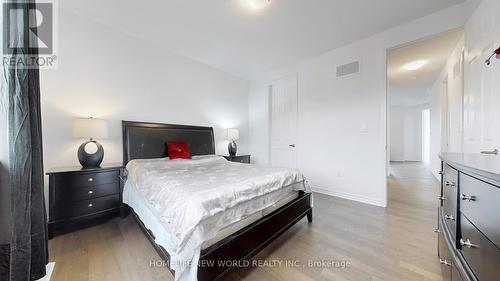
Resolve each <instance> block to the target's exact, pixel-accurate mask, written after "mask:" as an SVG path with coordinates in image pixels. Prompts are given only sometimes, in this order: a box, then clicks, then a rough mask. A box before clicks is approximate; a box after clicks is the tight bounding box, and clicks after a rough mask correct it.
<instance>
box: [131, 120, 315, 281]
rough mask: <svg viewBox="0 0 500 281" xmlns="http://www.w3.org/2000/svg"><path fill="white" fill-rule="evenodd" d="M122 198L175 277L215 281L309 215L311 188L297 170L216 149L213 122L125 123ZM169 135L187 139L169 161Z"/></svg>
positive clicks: (172, 138) (177, 138)
mask: <svg viewBox="0 0 500 281" xmlns="http://www.w3.org/2000/svg"><path fill="white" fill-rule="evenodd" d="M122 129H123V152H124V165H126V171H125V175H126V179H124V188H123V194H122V195H123V196H122V197H123V203H124V206H125V208H126V209H127V210H128V211H129V212H130V213H131V214H132V215H133V217H134V218H135V220H136V221H137V223H138V225H139V226H140V227H141V229H142V230H143V232H144V233H145V234H146V236H147V237H148V239H149V241H150V242H151V244H152V245H153V247H154V248H155V250H156V251H157V252H158V254H159V255H160V257H161V258H162V260H163V261H164V263H163V264H164V265H165V266H167V267H168V268H169V269H170V271H172V273H173V274H174V275H175V278H176V280H195V279H198V280H216V279H219V278H221V277H222V276H223V275H224V274H226V273H228V272H230V271H231V270H234V269H236V268H237V265H241V264H244V263H240V262H241V261H249V260H250V259H251V258H252V257H253V256H254V255H255V254H257V253H258V252H259V251H260V250H262V249H263V248H264V247H265V246H266V245H268V244H269V243H270V242H271V241H273V240H274V239H276V238H277V237H278V236H279V235H280V234H282V233H283V232H284V231H286V230H287V229H288V228H290V227H291V226H293V225H294V224H295V223H297V222H298V221H299V220H301V219H302V218H304V217H307V219H308V221H309V222H312V194H311V193H310V192H309V190H308V188H307V185H306V183H305V179H304V178H303V176H302V174H300V173H299V172H298V171H295V170H293V169H286V168H270V167H268V168H264V167H258V166H255V165H248V164H241V163H234V162H229V161H227V160H225V159H224V158H223V157H220V156H217V155H215V141H214V133H213V129H212V128H211V127H200V126H185V125H172V124H159V123H146V122H131V121H123V122H122ZM166 141H184V142H188V143H189V145H190V153H191V155H193V159H190V160H169V159H168V157H166V156H167V155H166V154H167V153H166V150H165V145H164V143H165V142H166Z"/></svg>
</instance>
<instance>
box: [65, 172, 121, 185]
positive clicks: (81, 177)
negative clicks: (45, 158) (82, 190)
mask: <svg viewBox="0 0 500 281" xmlns="http://www.w3.org/2000/svg"><path fill="white" fill-rule="evenodd" d="M118 179H119V172H118V171H110V172H100V173H80V174H76V175H75V174H73V175H72V174H65V175H60V176H58V177H57V182H56V184H57V185H58V186H95V185H101V184H106V183H114V182H118Z"/></svg>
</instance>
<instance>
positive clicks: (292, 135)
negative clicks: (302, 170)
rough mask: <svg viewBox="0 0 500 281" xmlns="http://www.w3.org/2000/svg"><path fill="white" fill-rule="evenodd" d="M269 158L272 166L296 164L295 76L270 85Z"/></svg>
mask: <svg viewBox="0 0 500 281" xmlns="http://www.w3.org/2000/svg"><path fill="white" fill-rule="evenodd" d="M270 111H271V118H270V123H271V124H270V147H271V149H270V154H271V155H270V159H271V165H272V166H281V167H290V168H295V167H296V166H297V151H296V138H297V136H296V134H297V77H295V76H291V77H287V78H283V79H280V80H277V81H275V82H273V83H271V85H270Z"/></svg>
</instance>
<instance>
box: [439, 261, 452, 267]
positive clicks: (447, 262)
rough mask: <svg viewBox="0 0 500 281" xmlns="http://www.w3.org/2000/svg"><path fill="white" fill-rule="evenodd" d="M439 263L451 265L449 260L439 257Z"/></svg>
mask: <svg viewBox="0 0 500 281" xmlns="http://www.w3.org/2000/svg"><path fill="white" fill-rule="evenodd" d="M439 263H440V264H443V265H446V266H451V263H450V262H449V261H447V260H443V259H439Z"/></svg>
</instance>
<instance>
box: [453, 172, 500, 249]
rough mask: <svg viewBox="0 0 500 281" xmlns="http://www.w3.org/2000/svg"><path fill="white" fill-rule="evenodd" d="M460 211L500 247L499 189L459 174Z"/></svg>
mask: <svg viewBox="0 0 500 281" xmlns="http://www.w3.org/2000/svg"><path fill="white" fill-rule="evenodd" d="M460 211H461V212H462V213H463V214H464V215H466V216H467V218H469V220H470V221H471V222H472V223H473V224H474V225H475V226H476V227H477V228H478V229H479V230H480V231H481V232H482V233H484V234H485V235H486V236H487V237H488V238H489V239H490V240H491V241H492V242H493V243H495V244H496V246H497V247H500V188H498V187H497V186H494V185H491V184H488V183H486V182H483V181H481V180H479V179H476V178H473V177H471V176H469V175H466V174H463V173H461V174H460Z"/></svg>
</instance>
